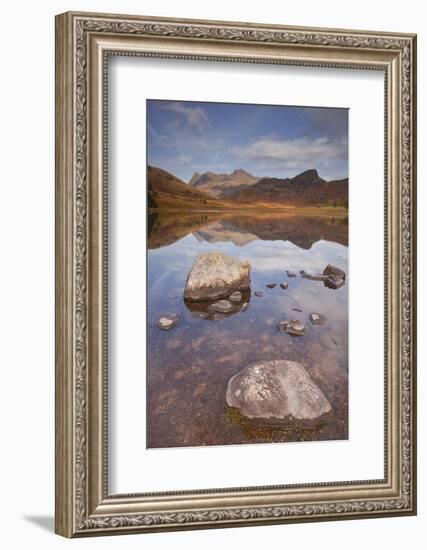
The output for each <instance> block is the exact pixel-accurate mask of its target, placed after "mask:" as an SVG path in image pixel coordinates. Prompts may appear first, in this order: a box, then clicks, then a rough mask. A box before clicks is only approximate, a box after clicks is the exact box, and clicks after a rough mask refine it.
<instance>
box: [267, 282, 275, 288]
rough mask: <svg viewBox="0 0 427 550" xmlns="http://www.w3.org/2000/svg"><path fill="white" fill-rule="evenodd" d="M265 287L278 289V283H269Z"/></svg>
mask: <svg viewBox="0 0 427 550" xmlns="http://www.w3.org/2000/svg"><path fill="white" fill-rule="evenodd" d="M265 286H266V287H267V288H276V286H277V285H276V283H267V284H266V285H265Z"/></svg>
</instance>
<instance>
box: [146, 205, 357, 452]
mask: <svg viewBox="0 0 427 550" xmlns="http://www.w3.org/2000/svg"><path fill="white" fill-rule="evenodd" d="M209 251H219V252H223V253H226V254H229V255H231V256H234V257H236V258H239V259H242V260H248V261H249V262H250V263H251V267H252V269H251V288H250V290H249V291H247V292H245V299H244V300H243V301H244V302H248V304H249V306H248V307H247V309H246V310H244V311H243V310H241V309H240V310H239V308H237V311H236V312H234V313H233V314H231V315H228V316H226V317H225V318H223V319H221V320H219V321H214V320H213V319H212V318H205V317H204V316H201V315H200V313H201V311H203V310H204V308H205V306H204V305H203V304H202V305H200V304H194V303H193V304H192V303H187V302H184V299H183V291H184V287H185V283H186V279H187V276H188V273H189V271H190V270H191V267H192V265H193V262H194V260H195V258H196V257H197V255H198V254H200V253H204V252H209ZM328 264H332V265H334V266H337V267H339V268H341V269H343V270H344V271H345V272H346V274H347V278H346V283H345V285H344V286H342V287H341V288H339V289H330V288H327V287H326V286H325V285H324V283H323V282H322V281H314V280H309V279H306V278H303V277H302V276H301V275H300V271H301V270H304V271H306V272H307V273H311V274H320V273H322V272H323V270H324V268H325V267H326V265H328ZM147 270H148V281H147V287H148V288H147V291H148V295H147V296H148V299H147V302H148V311H147V320H148V327H147V331H148V334H147V339H148V350H147V360H148V365H147V447H149V448H160V447H185V446H200V445H225V444H249V443H271V442H277V443H279V442H280V443H283V442H288V441H315V440H336V439H347V437H348V284H349V277H348V219H347V218H346V217H342V216H341V217H339V216H337V217H334V216H333V215H331V214H329V215H322V216H316V215H313V214H311V215H308V216H305V215H293V214H279V213H265V214H257V215H254V214H251V215H250V216H249V215H245V214H244V213H229V214H218V213H200V212H199V213H197V212H194V213H191V214H189V213H186V214H184V213H177V212H175V213H172V212H169V213H166V212H157V213H156V214H150V216H149V223H148V267H147ZM287 271H290V272H293V273H294V274H296V277H289V276H288V275H287ZM282 282H286V283H288V288H287V289H282V288H280V283H282ZM268 283H277V286H276V287H275V288H273V289H270V288H267V287H266V285H267V284H268ZM255 291H262V292H263V296H262V297H257V296H255V295H254V292H255ZM166 312H169V313H175V314H179V315H180V316H181V319H180V322H179V323H178V324H177V326H176V327H174V328H173V329H172V330H170V331H162V330H160V329H159V328H158V327H157V326H156V322H157V320H158V319H159V317H160V316H161V315H162V314H164V313H166ZM313 312H317V313H321V314H323V315H325V316H326V319H327V321H326V323H325V324H324V325H322V326H320V325H313V324H312V323H311V322H310V319H309V315H310V313H313ZM288 319H299V320H301V321H303V323H304V325H305V335H304V336H303V337H294V336H291V335H289V334H286V333H283V332H280V331H279V330H278V328H277V324H278V323H279V322H280V321H283V320H288ZM272 359H286V360H291V361H297V362H299V363H301V364H302V365H303V366H304V367H305V369H306V370H307V372H308V373H309V374H310V376H311V378H312V379H313V381H314V382H315V383H316V384H317V385H318V387H319V388H320V389H321V390H322V392H323V393H324V394H325V396H326V397H327V399H328V400H329V402H330V404H331V407H332V410H331V411H330V412H329V413H327V414H325V415H323V416H322V417H320V418H318V419H316V420H312V421H297V420H295V419H293V418H292V417H291V418H289V419H285V420H282V421H281V420H274V419H270V420H259V419H248V418H246V417H244V416H243V415H242V414H241V413H240V411H239V409H235V408H231V407H229V406H228V405H227V403H226V399H225V395H226V389H227V383H228V380H229V379H230V378H231V377H232V376H233V375H235V374H236V373H238V372H239V371H240V370H242V369H243V368H244V367H246V366H247V365H248V364H250V363H253V362H255V361H258V360H272Z"/></svg>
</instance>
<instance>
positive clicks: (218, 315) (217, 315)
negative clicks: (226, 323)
mask: <svg viewBox="0 0 427 550" xmlns="http://www.w3.org/2000/svg"><path fill="white" fill-rule="evenodd" d="M225 318H226V316H225V315H224V314H223V313H215V315H214V316H213V317H212V321H222V320H223V319H225Z"/></svg>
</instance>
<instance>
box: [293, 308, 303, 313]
mask: <svg viewBox="0 0 427 550" xmlns="http://www.w3.org/2000/svg"><path fill="white" fill-rule="evenodd" d="M292 309H293V310H294V311H298V313H302V309H300V308H299V307H293V308H292Z"/></svg>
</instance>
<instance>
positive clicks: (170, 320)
mask: <svg viewBox="0 0 427 550" xmlns="http://www.w3.org/2000/svg"><path fill="white" fill-rule="evenodd" d="M179 319H180V318H179V315H176V314H175V313H165V314H164V315H162V316H161V317H160V318H159V320H158V321H157V326H158V327H159V329H161V330H171V329H172V328H173V327H175V326H176V325H177V324H178V322H179Z"/></svg>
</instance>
